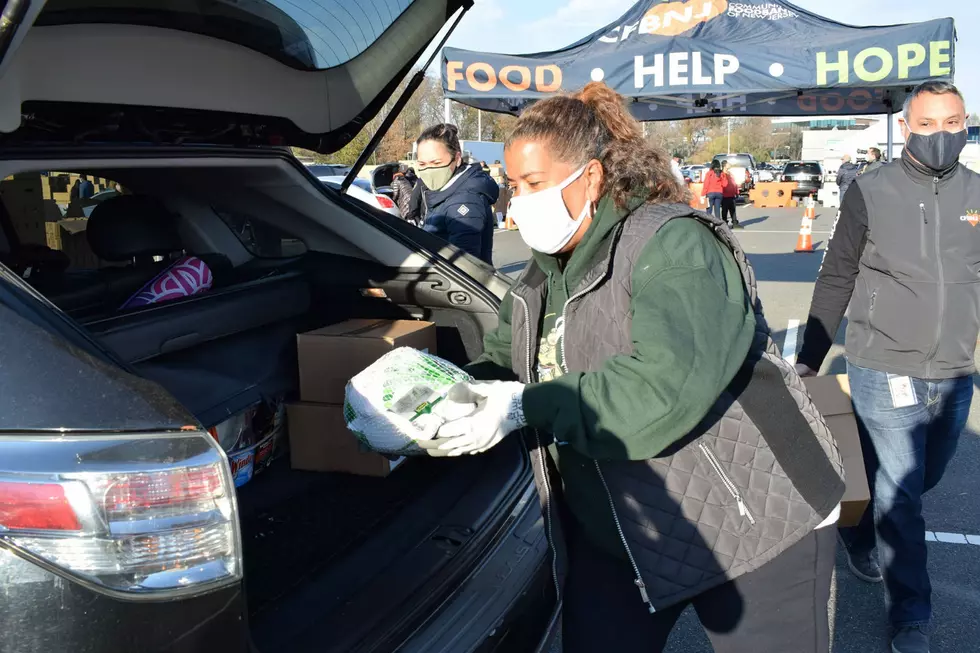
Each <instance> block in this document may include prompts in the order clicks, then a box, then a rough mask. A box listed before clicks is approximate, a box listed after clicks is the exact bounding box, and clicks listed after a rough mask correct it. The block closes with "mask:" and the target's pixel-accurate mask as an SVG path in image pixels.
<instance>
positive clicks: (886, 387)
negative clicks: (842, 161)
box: [797, 82, 980, 653]
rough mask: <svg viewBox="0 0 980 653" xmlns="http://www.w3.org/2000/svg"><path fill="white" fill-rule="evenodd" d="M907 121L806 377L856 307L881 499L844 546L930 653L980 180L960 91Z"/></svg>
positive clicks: (822, 284) (867, 423) (832, 271)
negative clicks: (933, 575) (966, 151)
mask: <svg viewBox="0 0 980 653" xmlns="http://www.w3.org/2000/svg"><path fill="white" fill-rule="evenodd" d="M901 122H902V132H903V134H904V135H905V149H904V151H903V152H902V157H901V159H900V160H899V161H897V162H894V163H891V164H889V165H885V166H882V167H881V168H879V169H878V170H877V171H875V173H874V174H866V175H861V177H859V178H858V179H857V181H856V182H855V183H854V184H853V185H852V186H851V190H850V191H848V193H847V195H846V196H845V197H844V202H843V203H842V204H841V210H840V214H839V218H838V221H837V223H836V224H835V226H834V230H833V234H834V235H833V237H832V239H831V241H830V244H829V246H828V248H827V256H826V259H825V261H824V264H823V267H822V269H821V271H820V276H819V277H818V278H817V283H816V286H815V288H814V290H813V300H812V302H811V305H810V315H809V319H808V320H807V326H806V332H805V334H804V338H803V348H802V350H801V351H800V354H799V357H798V359H797V361H798V364H797V371H798V372H799V373H800V374H801V375H803V376H812V375H815V374H816V373H817V370H819V369H820V367H821V365H822V364H823V361H824V358H825V357H826V356H827V352H828V351H829V350H830V347H831V345H832V344H833V342H834V340H835V337H836V335H837V329H838V327H839V326H840V323H841V320H842V319H843V316H844V311H845V310H847V308H848V305H850V310H849V314H848V315H849V323H848V327H847V337H846V340H845V347H846V351H847V375H848V377H849V379H850V386H851V400H852V402H853V403H854V413H855V416H856V417H857V422H858V432H859V433H860V436H861V446H862V448H863V450H864V457H865V459H864V464H865V469H866V470H867V475H868V481H869V485H870V487H871V498H872V501H871V506H870V507H869V508H868V510H867V511H865V513H864V518H863V519H862V520H861V523H860V525H858V526H857V527H855V528H852V529H841V539H842V541H843V543H844V545H845V546H846V548H847V555H848V563H849V566H850V568H851V571H853V572H854V574H855V575H856V576H858V578H861V579H862V580H865V581H867V582H869V583H880V582H881V581H882V580H883V579H884V582H885V604H886V608H887V611H888V618H889V620H890V621H891V624H892V627H893V628H894V637H893V639H892V649H891V650H892V651H893V652H894V653H928V651H929V626H930V621H931V619H932V601H931V594H932V590H931V586H930V583H929V573H928V571H927V569H926V535H925V523H924V521H923V518H922V495H923V494H924V493H925V492H928V491H929V490H931V489H932V488H934V487H935V486H936V485H937V484H938V483H939V481H940V479H942V477H943V473H944V472H945V471H946V467H947V465H949V462H950V460H951V459H952V458H953V454H954V453H955V452H956V446H957V442H958V441H959V438H960V433H961V432H962V431H963V428H964V427H965V426H966V422H967V417H968V416H969V413H970V402H971V400H972V398H973V377H974V373H975V371H976V368H975V366H974V352H975V351H976V348H977V334H978V331H980V319H978V318H980V311H978V307H980V277H978V275H977V265H978V261H980V234H978V233H977V231H976V228H975V227H974V226H973V225H974V224H976V221H975V220H974V221H971V220H970V219H968V218H969V216H971V215H973V216H975V217H976V216H977V215H980V213H977V212H976V211H977V209H980V175H977V174H976V173H975V172H973V171H971V170H970V169H968V168H967V167H966V166H964V165H962V164H960V163H959V156H960V152H961V151H962V150H963V147H964V146H965V145H966V141H967V134H966V108H965V106H964V103H963V96H962V95H961V94H960V92H959V91H958V90H957V89H956V87H955V86H953V85H952V84H950V83H948V82H926V83H924V84H921V85H920V86H918V87H917V88H915V89H914V90H913V91H912V92H911V94H909V96H908V98H907V99H906V101H905V106H904V109H903V119H902V121H901ZM973 207H977V209H973ZM971 209H973V211H974V212H973V213H970V212H969V211H970V210H971ZM876 547H877V552H878V557H877V559H876V558H875V555H874V553H875V548H876ZM882 568H883V569H884V574H882Z"/></svg>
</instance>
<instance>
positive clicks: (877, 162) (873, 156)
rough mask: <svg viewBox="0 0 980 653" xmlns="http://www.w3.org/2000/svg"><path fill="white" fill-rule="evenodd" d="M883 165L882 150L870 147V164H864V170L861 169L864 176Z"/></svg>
mask: <svg viewBox="0 0 980 653" xmlns="http://www.w3.org/2000/svg"><path fill="white" fill-rule="evenodd" d="M883 165H884V163H882V161H881V150H879V149H878V148H877V147H869V148H868V162H867V163H865V164H864V167H863V168H861V174H862V175H863V174H864V173H866V172H872V171H874V170H877V169H878V168H880V167H881V166H883Z"/></svg>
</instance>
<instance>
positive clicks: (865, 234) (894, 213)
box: [798, 155, 980, 379]
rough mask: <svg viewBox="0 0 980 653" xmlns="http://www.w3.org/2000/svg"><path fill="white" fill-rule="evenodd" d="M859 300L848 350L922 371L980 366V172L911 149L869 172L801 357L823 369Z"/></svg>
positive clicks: (818, 290)
mask: <svg viewBox="0 0 980 653" xmlns="http://www.w3.org/2000/svg"><path fill="white" fill-rule="evenodd" d="M848 302H850V307H851V308H850V313H849V316H848V325H847V340H846V347H847V358H848V361H850V362H851V363H853V364H855V365H858V366H861V367H868V368H871V369H875V370H879V371H882V372H888V373H891V374H899V375H902V376H911V377H914V378H920V379H947V378H956V377H960V376H966V375H969V374H972V373H973V372H974V371H975V367H974V362H973V354H974V350H975V349H976V343H977V332H978V329H980V175H977V174H976V173H974V172H972V171H971V170H969V169H968V168H966V167H965V166H962V165H959V164H957V165H955V166H953V167H951V168H950V169H949V170H946V171H945V172H943V173H940V174H934V173H932V172H931V171H929V170H927V169H925V168H923V167H922V166H920V165H918V164H916V163H914V162H913V161H912V160H911V159H909V158H908V156H907V155H905V156H903V157H902V159H901V160H900V161H897V162H895V163H889V164H887V165H884V166H881V167H880V168H878V169H876V170H872V171H871V172H867V173H865V174H863V175H861V176H860V177H858V179H857V180H856V181H855V182H854V185H853V187H852V188H851V190H850V191H849V192H848V194H847V197H846V198H845V199H844V202H843V204H842V205H841V210H840V214H839V216H838V220H837V222H836V224H835V227H834V233H833V235H832V237H831V241H830V245H829V246H828V249H827V254H826V258H825V260H824V263H823V268H822V269H821V271H820V276H819V278H818V279H817V284H816V287H815V288H814V291H813V301H812V303H811V306H810V317H809V319H808V321H807V327H806V333H805V335H804V340H803V348H802V351H801V352H800V355H799V357H798V361H799V362H800V363H804V364H805V365H807V366H808V367H809V368H811V369H814V370H818V369H820V366H821V364H822V363H823V359H824V358H825V357H826V355H827V352H828V351H829V349H830V346H831V344H832V343H833V341H834V338H835V336H836V334H837V329H838V327H839V326H840V323H841V320H842V319H843V316H844V311H845V309H846V308H847V306H848Z"/></svg>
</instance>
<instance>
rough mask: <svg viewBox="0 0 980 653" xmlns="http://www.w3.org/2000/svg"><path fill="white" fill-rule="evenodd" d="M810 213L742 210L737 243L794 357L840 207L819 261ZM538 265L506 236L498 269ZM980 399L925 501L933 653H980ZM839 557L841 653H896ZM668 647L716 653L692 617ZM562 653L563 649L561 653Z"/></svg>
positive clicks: (820, 225) (863, 587) (876, 602)
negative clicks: (808, 230) (807, 227)
mask: <svg viewBox="0 0 980 653" xmlns="http://www.w3.org/2000/svg"><path fill="white" fill-rule="evenodd" d="M802 215H803V209H756V208H753V207H746V206H740V207H739V218H740V220H741V221H742V224H743V225H744V226H745V229H744V230H740V231H738V232H737V236H738V238H739V241H740V242H741V244H742V247H743V248H744V249H745V251H746V253H747V254H748V257H749V260H750V261H751V262H752V265H753V267H754V268H755V271H756V276H757V279H758V282H759V294H760V296H761V298H762V302H763V305H764V308H765V312H766V317H767V319H768V321H769V325H770V328H771V329H772V331H773V337H774V339H775V340H776V344H777V345H778V346H779V347H780V348H781V349H782V350H783V352H784V355H786V356H792V355H794V354H795V352H796V350H797V349H798V347H799V344H800V343H801V342H802V339H803V329H804V326H802V325H805V323H806V317H807V312H808V309H809V305H810V297H811V295H812V293H813V285H814V282H815V280H816V277H817V272H818V270H819V268H820V262H821V259H822V256H823V251H824V249H825V248H826V245H827V242H828V240H829V239H830V233H831V229H832V226H833V221H834V217H835V215H836V209H831V208H822V207H819V206H818V207H817V218H816V220H815V221H814V223H813V242H814V249H815V251H814V253H812V254H797V253H795V252H794V251H793V250H794V247H795V245H796V240H797V235H798V233H799V228H800V220H801V218H802ZM528 258H529V251H528V249H527V247H526V246H525V245H524V243H523V241H522V240H521V238H520V234H519V233H518V232H498V233H497V235H496V238H495V249H494V262H495V264H496V265H497V267H498V268H499V269H501V270H502V271H503V272H504V273H505V274H508V275H510V276H514V277H516V275H517V274H519V273H520V271H521V270H522V269H523V267H524V265H525V264H526V262H527V260H528ZM843 342H844V333H843V328H842V329H841V332H840V333H839V334H838V338H837V343H836V344H835V345H834V347H833V349H832V350H831V352H830V354H829V355H828V356H827V360H826V362H825V364H824V368H823V369H822V370H821V373H822V374H838V373H843V372H845V371H846V363H845V360H844V350H843ZM794 343H795V346H794ZM978 388H980V385H978ZM976 399H977V398H976V397H975V401H974V402H973V407H972V409H971V412H970V420H969V423H968V426H967V430H966V432H964V434H963V436H962V438H961V440H960V447H959V450H958V451H957V454H956V457H955V459H954V460H953V462H952V464H951V465H950V468H949V470H948V471H947V473H946V476H945V478H944V479H943V481H942V483H940V485H939V486H938V487H937V488H936V489H935V490H933V491H932V492H931V493H929V494H927V495H926V496H925V499H924V501H925V508H924V513H925V521H926V529H927V530H928V531H930V532H931V533H933V534H934V536H935V539H934V541H930V542H929V543H928V551H929V573H930V576H931V578H932V587H933V611H934V617H933V621H934V632H933V640H932V652H933V653H965V652H968V651H980V619H978V615H980V510H978V509H977V503H976V501H977V496H978V495H980V475H978V473H977V472H978V470H980V401H977V400H976ZM837 557H838V560H837V568H836V575H835V582H834V591H833V596H832V600H831V605H830V612H831V622H832V626H833V632H834V639H833V641H834V645H833V651H834V653H887V652H888V651H890V650H891V649H890V646H889V644H888V639H889V638H888V635H889V634H888V624H887V620H886V618H885V612H884V601H883V597H882V587H881V585H868V584H867V583H864V582H862V581H860V580H858V579H857V578H855V577H854V576H853V575H852V574H851V573H850V572H849V571H848V569H847V566H846V564H845V562H844V558H843V555H842V554H841V553H840V552H838V556H837ZM667 650H668V651H670V652H672V653H703V652H708V651H711V647H710V645H709V644H708V641H707V638H706V637H705V635H704V633H703V631H702V630H701V627H700V624H698V622H697V619H696V617H695V616H694V614H693V612H692V611H690V610H688V611H687V612H686V613H685V614H684V616H683V617H682V618H681V620H680V621H679V622H678V624H677V627H676V628H675V630H674V632H673V633H672V635H671V639H670V643H669V645H668V648H667ZM560 651H561V646H560V644H558V645H557V646H556V648H555V650H554V651H553V653H560Z"/></svg>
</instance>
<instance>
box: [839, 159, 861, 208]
mask: <svg viewBox="0 0 980 653" xmlns="http://www.w3.org/2000/svg"><path fill="white" fill-rule="evenodd" d="M860 171H861V168H860V167H859V166H858V165H857V164H856V163H851V155H850V154H845V155H844V156H842V157H841V164H840V169H839V170H838V171H837V188H838V190H839V191H840V194H839V195H838V197H839V198H840V202H841V206H843V205H844V195H846V194H847V189H848V188H850V187H851V184H852V183H853V182H854V180H855V179H857V176H858V173H859V172H860Z"/></svg>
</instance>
